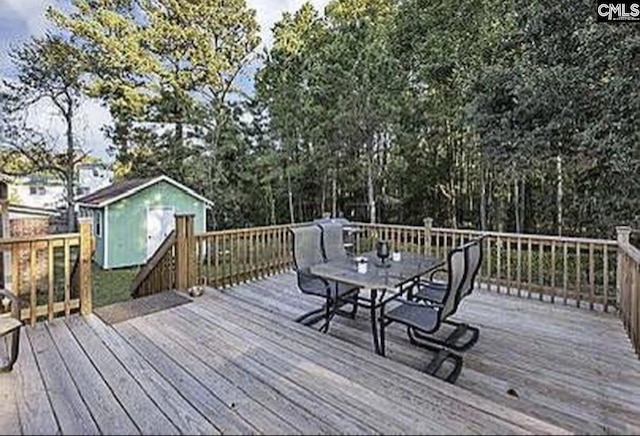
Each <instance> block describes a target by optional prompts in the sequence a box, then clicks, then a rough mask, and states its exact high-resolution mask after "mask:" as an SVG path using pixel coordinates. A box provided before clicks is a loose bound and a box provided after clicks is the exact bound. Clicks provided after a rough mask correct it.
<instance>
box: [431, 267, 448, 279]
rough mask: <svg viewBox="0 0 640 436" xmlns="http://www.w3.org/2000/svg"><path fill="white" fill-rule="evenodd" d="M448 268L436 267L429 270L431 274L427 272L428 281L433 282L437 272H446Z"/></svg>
mask: <svg viewBox="0 0 640 436" xmlns="http://www.w3.org/2000/svg"><path fill="white" fill-rule="evenodd" d="M448 272H449V270H447V269H446V268H438V269H436V270H433V271H431V274H429V281H430V282H434V281H435V275H436V274H439V273H447V274H448Z"/></svg>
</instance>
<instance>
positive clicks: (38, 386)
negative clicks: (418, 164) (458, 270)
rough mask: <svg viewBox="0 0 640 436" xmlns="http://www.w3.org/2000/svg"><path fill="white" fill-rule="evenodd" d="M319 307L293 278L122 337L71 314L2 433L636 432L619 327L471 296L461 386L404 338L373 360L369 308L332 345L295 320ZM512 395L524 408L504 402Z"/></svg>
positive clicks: (396, 336)
mask: <svg viewBox="0 0 640 436" xmlns="http://www.w3.org/2000/svg"><path fill="white" fill-rule="evenodd" d="M320 303H321V302H320V300H318V299H314V298H312V297H308V296H304V295H302V294H301V293H300V292H299V291H298V290H297V286H296V281H295V276H294V275H293V274H292V273H285V274H280V275H274V276H271V277H268V278H266V279H263V280H260V281H255V282H250V283H244V284H241V285H237V286H234V287H232V288H227V289H224V290H217V289H206V290H205V293H204V295H203V296H202V297H200V298H196V299H194V300H193V301H192V302H191V303H187V304H183V305H180V306H177V307H173V308H170V309H167V310H164V311H158V312H155V313H152V314H147V315H145V316H139V317H135V318H131V319H128V320H126V321H123V322H119V323H116V324H113V325H108V324H105V323H104V322H103V321H102V320H101V319H100V318H98V317H96V316H94V315H91V316H88V317H80V316H72V317H71V318H69V319H67V320H64V319H58V320H54V321H53V322H51V323H48V322H44V323H40V324H38V325H36V326H35V327H33V328H32V327H26V328H24V329H23V333H22V335H23V336H22V344H21V345H22V346H21V355H20V358H19V360H18V363H17V364H16V367H15V369H14V371H13V372H12V373H9V374H0V399H1V400H3V401H2V404H0V430H1V432H2V433H17V434H19V433H22V434H52V433H63V434H72V433H74V434H75V433H83V434H97V433H103V434H106V433H109V434H113V433H120V434H137V433H143V434H159V433H162V434H179V433H181V434H219V433H243V434H285V433H286V434H288V433H300V434H336V433H342V434H380V433H448V434H452V433H470V434H473V433H476V434H477V433H509V434H519V433H552V434H555V433H561V432H563V431H565V430H568V431H571V432H575V433H593V434H595V433H617V434H622V433H627V434H629V433H638V432H640V362H639V361H638V359H637V357H636V356H635V355H634V353H633V350H632V348H631V345H630V343H629V340H628V339H627V338H626V336H625V333H624V330H623V328H622V325H621V323H620V321H619V320H618V319H617V318H616V317H615V316H612V315H607V314H596V313H592V312H588V311H585V310H578V309H572V308H568V307H563V306H559V305H552V304H547V303H541V302H538V301H533V300H527V299H519V298H515V297H508V296H503V295H496V294H494V293H488V292H477V293H474V295H472V296H471V297H469V298H468V299H467V300H466V301H465V303H464V304H463V305H462V306H461V309H460V312H459V314H458V315H457V316H458V318H459V319H461V320H464V321H467V322H470V323H472V324H474V325H477V326H479V327H480V329H481V337H480V341H479V342H478V343H477V344H476V346H475V347H474V348H472V349H471V350H469V351H467V352H466V353H464V359H465V364H464V368H463V371H462V374H461V376H460V378H459V379H458V382H457V383H456V385H455V386H454V385H451V384H448V383H445V382H443V381H441V380H437V379H435V378H433V377H430V376H428V375H426V374H424V373H423V372H422V371H421V370H422V369H423V368H424V366H425V365H426V363H427V362H428V359H429V357H430V355H429V354H428V352H426V351H424V350H422V349H418V348H416V347H412V346H411V345H410V344H409V343H408V341H407V339H406V336H405V332H404V330H403V329H402V328H399V327H396V326H394V325H392V326H391V327H390V328H389V329H388V341H389V342H388V345H387V347H388V357H387V358H382V357H380V356H377V355H375V354H374V353H373V351H372V349H373V346H372V339H371V333H370V330H369V328H370V324H369V318H368V316H369V314H368V311H365V310H361V311H360V312H359V314H358V316H357V317H356V319H354V320H351V319H347V318H341V317H336V318H335V320H334V322H332V325H331V329H330V331H329V334H321V333H319V332H317V331H315V330H314V329H312V328H308V327H304V326H302V325H299V324H296V323H294V322H292V321H291V320H292V319H294V318H295V317H296V316H298V315H299V314H301V313H303V312H305V311H307V310H309V309H311V308H314V307H316V306H317V305H318V304H320ZM508 391H509V392H512V393H515V394H517V397H516V396H514V395H510V394H508V393H507V392H508Z"/></svg>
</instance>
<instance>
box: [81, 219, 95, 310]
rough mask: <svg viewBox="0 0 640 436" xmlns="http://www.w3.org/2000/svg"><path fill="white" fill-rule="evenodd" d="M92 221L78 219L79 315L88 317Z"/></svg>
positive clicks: (90, 301)
mask: <svg viewBox="0 0 640 436" xmlns="http://www.w3.org/2000/svg"><path fill="white" fill-rule="evenodd" d="M92 224H93V222H92V220H91V218H89V217H84V218H79V219H78V225H79V232H80V252H79V254H78V255H79V256H80V260H79V262H78V268H79V269H80V270H79V271H78V274H79V275H78V277H79V288H80V314H81V315H89V314H91V311H92V310H93V308H92V306H93V302H92V289H91V253H92V251H93V250H92V245H93V239H92V236H91V227H92Z"/></svg>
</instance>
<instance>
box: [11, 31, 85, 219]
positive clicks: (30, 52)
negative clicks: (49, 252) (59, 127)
mask: <svg viewBox="0 0 640 436" xmlns="http://www.w3.org/2000/svg"><path fill="white" fill-rule="evenodd" d="M11 58H12V60H13V63H14V65H15V66H16V68H17V71H18V77H17V80H16V81H8V80H5V81H4V87H5V90H4V91H3V92H1V93H0V104H1V105H2V110H3V112H4V113H5V116H4V120H2V122H1V124H0V129H2V132H1V134H0V145H2V147H3V148H4V149H5V153H4V154H3V157H4V158H5V159H6V161H5V162H3V163H9V164H10V163H11V162H15V160H16V159H17V160H19V161H20V162H22V164H21V165H20V167H19V168H15V165H14V168H11V165H3V171H4V172H5V173H12V174H14V175H19V174H28V173H32V172H47V173H50V174H54V175H56V176H57V177H59V178H60V179H61V180H63V181H64V184H65V200H66V203H67V226H68V227H69V229H73V228H74V225H75V215H74V205H75V201H74V195H75V186H76V175H75V167H76V165H77V164H78V163H80V162H81V161H82V160H83V159H84V158H85V157H86V153H85V152H84V151H83V150H82V147H81V146H80V144H79V143H78V139H77V131H76V116H77V112H78V108H79V106H80V104H81V102H82V99H83V83H82V74H83V71H84V70H85V67H86V64H85V57H84V54H83V53H82V52H81V51H79V50H78V49H77V48H75V47H73V46H72V45H70V44H69V43H68V42H67V41H66V40H64V39H62V38H61V37H58V36H46V37H44V38H34V39H32V40H31V41H30V42H28V43H26V44H25V45H24V46H23V47H22V48H21V49H19V50H18V51H16V52H15V53H14V54H12V55H11ZM39 103H46V104H52V105H53V107H54V108H55V110H56V112H57V114H58V115H59V116H60V118H61V119H62V120H63V122H64V125H65V146H64V147H63V148H62V149H61V148H60V147H59V146H57V145H56V144H55V141H51V139H50V138H48V137H47V134H46V132H38V131H34V130H33V129H30V128H29V127H28V126H26V124H25V116H26V113H27V111H28V110H29V108H33V107H34V106H35V105H37V104H39Z"/></svg>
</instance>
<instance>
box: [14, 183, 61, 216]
mask: <svg viewBox="0 0 640 436" xmlns="http://www.w3.org/2000/svg"><path fill="white" fill-rule="evenodd" d="M8 185H9V201H10V202H11V203H13V204H20V205H23V206H28V207H33V208H44V209H59V208H64V207H65V205H66V202H65V199H64V197H65V187H64V184H63V183H62V181H60V180H59V179H57V178H54V177H49V176H44V175H34V176H26V177H15V178H13V179H11V180H9V181H8Z"/></svg>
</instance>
